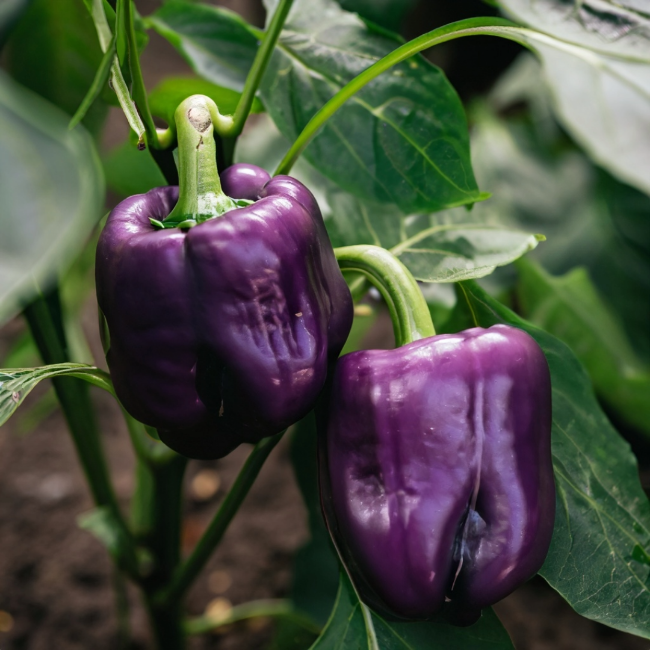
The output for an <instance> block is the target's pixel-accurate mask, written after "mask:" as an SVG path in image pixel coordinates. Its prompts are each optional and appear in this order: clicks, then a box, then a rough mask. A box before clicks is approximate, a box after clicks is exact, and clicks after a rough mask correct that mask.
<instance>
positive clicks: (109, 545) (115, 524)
mask: <svg viewBox="0 0 650 650" xmlns="http://www.w3.org/2000/svg"><path fill="white" fill-rule="evenodd" d="M77 525H78V526H79V528H81V529H83V530H87V531H88V532H89V533H91V534H92V535H94V536H95V537H96V538H97V539H98V540H99V541H100V542H101V543H102V544H103V545H104V546H105V547H106V550H107V551H108V552H109V554H110V556H111V557H112V558H113V559H114V560H115V562H116V563H117V564H118V566H120V567H121V568H123V569H125V570H128V571H129V572H130V573H132V574H133V575H137V573H138V566H137V559H136V557H135V556H134V554H133V546H132V540H131V539H130V537H129V535H128V533H127V531H126V529H125V527H124V525H123V524H122V523H121V522H120V521H119V520H118V519H117V517H116V515H115V513H114V512H113V510H112V509H111V508H110V507H108V506H100V507H98V508H94V509H93V510H90V511H89V512H85V513H83V514H81V515H79V516H78V517H77Z"/></svg>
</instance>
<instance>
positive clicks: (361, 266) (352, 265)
mask: <svg viewBox="0 0 650 650" xmlns="http://www.w3.org/2000/svg"><path fill="white" fill-rule="evenodd" d="M334 254H335V255H336V260H337V262H338V263H339V266H340V267H341V270H342V271H356V272H358V273H362V274H363V275H365V276H366V277H367V278H368V280H370V282H371V283H372V284H373V285H374V286H375V287H377V289H378V290H379V292H380V293H381V295H382V297H383V298H384V300H385V301H386V304H387V306H388V311H389V312H390V317H391V320H392V321H393V331H394V332H395V344H396V345H397V346H401V345H406V344H407V343H412V342H413V341H418V340H419V339H423V338H426V337H428V336H435V333H436V330H435V329H434V327H433V322H432V320H431V314H430V313H429V308H428V307H427V303H426V302H425V300H424V296H423V295H422V292H421V291H420V288H419V287H418V283H417V282H416V281H415V278H414V277H413V276H412V275H411V272H410V271H409V270H408V269H407V268H406V267H405V266H404V264H402V263H401V262H400V261H399V260H398V259H397V257H395V255H393V254H392V253H391V252H390V251H387V250H386V249H385V248H381V247H380V246H370V245H360V246H344V247H342V248H335V249H334Z"/></svg>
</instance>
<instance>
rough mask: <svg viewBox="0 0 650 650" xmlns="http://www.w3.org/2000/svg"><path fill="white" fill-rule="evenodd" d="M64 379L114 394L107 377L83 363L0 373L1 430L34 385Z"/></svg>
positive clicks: (17, 369)
mask: <svg viewBox="0 0 650 650" xmlns="http://www.w3.org/2000/svg"><path fill="white" fill-rule="evenodd" d="M63 375H67V376H70V377H77V378H78V379H83V380H84V381H87V382H88V383H90V384H93V385H95V386H98V387H99V388H103V389H104V390H106V391H108V392H109V393H111V394H113V384H112V383H111V379H110V377H109V376H108V373H106V372H104V371H103V370H100V369H99V368H95V367H94V366H88V365H86V364H83V363H57V364H53V365H50V366H42V367H40V368H8V369H5V370H0V426H2V425H3V424H4V423H5V422H6V421H7V420H8V419H9V418H10V417H11V416H12V415H13V414H14V412H15V411H16V409H17V408H18V407H19V406H20V405H21V404H22V403H23V401H24V400H25V397H27V395H29V393H31V391H32V390H33V389H34V387H35V386H36V384H38V383H39V382H40V381H43V380H44V379H51V378H52V377H60V376H63Z"/></svg>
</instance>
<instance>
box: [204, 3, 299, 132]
mask: <svg viewBox="0 0 650 650" xmlns="http://www.w3.org/2000/svg"><path fill="white" fill-rule="evenodd" d="M292 4H293V0H280V2H279V3H278V6H277V7H276V9H275V13H274V14H273V18H271V23H270V24H269V28H268V29H267V30H266V33H265V34H264V38H263V40H262V44H261V45H260V47H259V49H258V50H257V54H256V55H255V60H254V61H253V65H252V66H251V69H250V71H249V72H248V76H247V77H246V83H245V85H244V91H243V92H242V95H241V97H240V98H239V102H238V104H237V108H236V109H235V114H234V115H233V121H232V124H231V125H230V127H229V128H228V129H227V131H226V132H222V131H220V130H219V129H217V133H219V135H220V136H222V137H237V136H238V135H239V134H240V133H241V132H242V129H243V128H244V124H245V123H246V118H247V117H248V114H249V113H250V111H251V106H252V105H253V101H254V99H255V93H256V92H257V89H258V87H259V85H260V82H261V81H262V77H263V76H264V72H265V71H266V67H267V65H268V63H269V61H270V59H271V56H272V54H273V50H274V48H275V44H276V43H277V41H278V37H279V36H280V32H281V31H282V27H283V26H284V23H285V21H286V19H287V15H288V14H289V10H290V9H291V5H292Z"/></svg>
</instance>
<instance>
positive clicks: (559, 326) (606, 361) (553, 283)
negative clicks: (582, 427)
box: [517, 258, 650, 435]
mask: <svg viewBox="0 0 650 650" xmlns="http://www.w3.org/2000/svg"><path fill="white" fill-rule="evenodd" d="M517 270H518V271H519V284H518V285H517V295H518V298H519V304H520V305H521V308H522V310H523V313H524V315H525V316H526V317H527V318H528V319H529V320H530V321H531V322H533V323H534V324H535V325H537V326H538V327H541V328H542V329H544V330H546V331H547V332H549V333H550V334H553V335H554V336H557V337H558V338H559V339H561V340H562V341H564V342H565V343H566V344H567V345H569V346H570V347H571V349H572V350H573V352H574V353H575V355H576V356H577V357H578V359H579V360H580V361H581V363H582V364H583V365H584V367H585V368H586V369H587V372H588V373H589V376H590V377H591V380H592V381H593V383H594V388H595V390H596V392H597V393H598V395H599V396H600V398H601V399H602V400H603V401H604V402H605V403H607V404H608V405H609V406H610V407H611V408H613V409H614V410H615V411H616V413H617V414H618V416H619V417H620V418H621V419H622V420H624V421H626V422H627V423H628V424H631V425H632V426H634V427H636V428H637V429H639V430H640V431H643V432H645V433H646V434H649V435H650V399H649V397H650V369H649V368H646V367H643V366H642V365H641V364H640V363H639V361H638V358H637V355H636V354H635V353H634V350H633V349H632V347H631V345H630V343H629V341H628V340H627V338H626V336H625V332H624V330H623V328H622V326H621V324H620V323H619V321H618V320H617V319H616V318H615V316H614V314H613V313H612V312H611V310H610V309H609V308H608V307H607V305H605V303H604V302H603V301H602V298H601V297H600V296H599V295H598V292H597V291H596V289H595V287H594V286H593V284H592V282H591V280H590V279H589V275H588V273H587V271H586V270H585V269H584V268H577V269H574V270H573V271H571V272H570V273H568V274H567V275H564V276H562V277H559V278H557V277H553V276H551V275H549V274H548V273H546V272H545V271H544V269H542V268H541V267H540V266H538V265H537V264H535V263H534V262H532V261H530V260H528V259H525V258H522V259H521V260H519V262H518V264H517Z"/></svg>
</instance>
